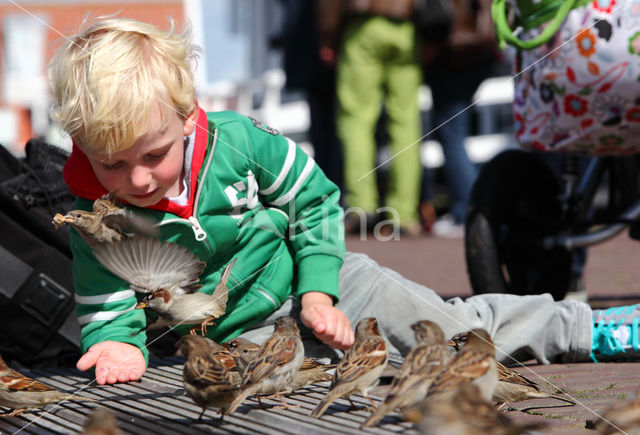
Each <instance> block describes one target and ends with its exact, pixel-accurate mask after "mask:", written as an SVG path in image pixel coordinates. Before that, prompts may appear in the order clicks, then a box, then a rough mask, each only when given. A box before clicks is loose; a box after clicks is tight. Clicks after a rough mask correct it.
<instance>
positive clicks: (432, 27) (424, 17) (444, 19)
mask: <svg viewBox="0 0 640 435" xmlns="http://www.w3.org/2000/svg"><path fill="white" fill-rule="evenodd" d="M414 5H415V9H414V13H413V19H414V22H415V26H416V33H417V34H418V36H419V37H420V38H421V39H422V40H424V41H429V42H436V43H439V42H443V41H445V40H446V39H447V38H448V37H449V33H450V32H451V25H452V22H453V12H452V10H451V3H450V1H449V0H415V1H414Z"/></svg>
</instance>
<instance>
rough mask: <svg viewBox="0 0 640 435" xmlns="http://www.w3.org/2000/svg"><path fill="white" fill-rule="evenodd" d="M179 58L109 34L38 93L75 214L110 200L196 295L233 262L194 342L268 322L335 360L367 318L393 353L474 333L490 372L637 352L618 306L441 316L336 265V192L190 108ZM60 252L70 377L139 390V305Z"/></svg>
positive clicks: (504, 301)
mask: <svg viewBox="0 0 640 435" xmlns="http://www.w3.org/2000/svg"><path fill="white" fill-rule="evenodd" d="M194 51H195V48H194V47H193V46H192V44H191V41H190V37H189V34H188V32H185V33H182V34H180V33H176V32H174V31H173V30H171V31H166V32H165V31H162V30H159V29H158V28H156V27H154V26H152V25H149V24H146V23H142V22H139V21H135V20H131V19H109V20H105V21H101V22H98V23H96V24H94V25H93V26H92V27H90V28H89V29H88V30H86V31H85V32H84V33H83V34H81V35H77V36H75V37H73V38H71V39H70V40H69V41H68V42H67V43H65V44H64V45H63V46H62V47H61V48H59V49H58V51H57V52H56V55H55V56H54V59H53V60H52V62H51V65H50V80H51V84H52V88H53V90H54V94H55V97H56V99H57V105H56V107H55V108H54V110H53V112H52V114H53V116H54V117H55V119H56V120H57V121H58V122H59V123H60V124H61V125H62V127H63V128H64V129H65V130H66V131H67V132H68V133H69V134H70V135H71V137H72V138H73V141H74V148H73V152H72V154H71V156H70V158H69V160H68V162H67V164H66V165H65V170H64V176H65V181H66V182H67V184H68V185H69V187H70V188H71V191H72V192H73V193H74V194H75V195H77V196H78V197H79V198H78V208H82V209H86V210H90V209H91V205H92V202H93V200H95V199H96V198H98V197H100V196H101V195H103V194H105V193H107V192H114V193H115V195H116V196H117V198H118V199H120V200H121V201H123V202H124V203H126V204H128V207H130V208H132V209H134V210H135V212H136V213H140V214H144V215H146V216H148V217H150V218H152V219H154V220H155V221H157V222H158V224H159V228H160V237H161V238H162V239H163V240H169V241H171V242H175V243H179V244H181V245H183V246H185V247H187V248H188V249H190V250H191V251H193V252H194V253H195V254H196V255H197V256H198V257H199V258H200V259H201V260H202V261H204V262H206V268H205V269H204V271H203V273H202V275H201V277H200V278H201V280H200V282H201V284H202V285H203V286H202V289H201V290H200V291H204V292H208V293H211V292H212V291H213V289H214V288H215V285H216V284H217V282H218V280H219V278H220V273H221V271H222V269H223V268H224V266H225V265H226V264H228V263H229V261H231V260H232V259H233V258H237V262H236V264H235V266H234V268H233V271H232V273H231V277H230V279H229V282H228V287H229V288H230V293H229V301H228V303H227V309H226V314H225V315H224V316H223V317H221V318H219V319H217V320H216V325H215V326H213V327H210V328H208V335H209V337H211V338H212V339H214V340H216V341H219V342H222V341H225V340H227V339H230V338H232V337H235V336H238V335H240V334H242V335H243V336H245V337H247V338H249V339H252V340H255V341H261V340H263V339H264V338H265V337H266V336H267V335H269V334H270V333H271V332H272V330H273V326H272V325H273V320H274V319H275V318H276V317H278V316H281V315H285V314H288V315H295V316H299V318H300V320H301V322H302V324H303V325H304V326H305V327H306V328H308V329H304V330H303V332H305V331H306V332H309V331H310V332H312V333H313V335H315V337H316V338H317V339H318V340H320V341H321V342H322V343H324V344H326V345H328V346H329V347H331V348H334V349H345V348H347V347H349V346H350V345H351V344H352V343H353V331H352V328H351V324H352V323H355V322H357V321H358V320H359V319H361V318H363V317H368V316H373V317H376V318H377V319H378V321H379V324H380V325H381V328H382V329H383V332H384V334H385V336H386V337H387V339H388V340H389V342H390V344H391V349H392V350H395V351H397V352H399V353H406V352H407V351H408V350H409V349H410V348H411V346H412V345H413V334H412V331H411V329H410V328H409V325H410V324H411V323H413V322H414V321H416V320H419V319H431V320H433V321H435V322H437V323H438V324H440V325H441V326H442V328H443V329H444V331H445V333H446V334H447V336H452V335H454V334H456V333H458V332H461V331H465V330H468V329H471V328H484V329H486V330H487V331H489V333H490V334H491V335H492V337H493V338H494V341H495V342H496V345H497V348H498V356H499V358H500V359H502V360H507V359H508V360H510V358H530V357H535V358H537V359H538V360H539V361H541V362H549V361H550V360H554V359H563V360H565V361H584V360H587V359H588V358H589V355H590V354H591V353H592V351H593V352H594V353H595V354H602V353H606V354H608V353H615V352H616V350H619V349H622V348H623V347H626V348H628V349H631V348H633V350H635V351H637V350H638V349H637V342H638V340H637V337H638V328H637V318H638V315H639V312H640V309H638V307H623V308H622V310H624V316H622V315H619V316H617V317H616V315H618V314H622V313H619V312H615V313H612V312H608V314H607V315H604V314H602V313H601V314H602V315H600V314H599V315H598V316H600V317H602V318H603V319H604V320H606V322H605V321H603V322H599V324H598V325H595V324H594V320H593V317H594V316H595V314H594V315H592V312H591V310H590V308H589V306H588V305H586V304H583V303H579V302H576V301H567V302H557V303H556V302H553V300H552V298H551V297H550V296H549V295H540V296H524V297H519V296H513V295H503V294H500V295H497V294H496V295H491V294H489V295H482V296H474V297H472V298H469V299H467V300H466V301H462V300H460V299H453V300H450V301H446V302H445V301H443V300H442V299H441V298H440V297H439V296H438V295H437V294H436V293H435V292H433V291H432V290H430V289H428V288H426V287H424V286H421V285H418V284H416V283H413V282H411V281H408V280H406V279H404V278H402V277H401V276H400V275H398V274H397V273H395V272H393V271H391V270H389V269H385V268H382V267H380V266H378V265H377V264H375V263H374V262H373V261H372V260H370V259H369V258H367V257H366V256H364V255H361V254H353V253H346V254H345V246H344V231H343V226H342V225H343V224H342V217H343V213H342V210H341V209H340V207H339V206H338V198H339V194H340V192H339V191H338V189H337V188H336V186H335V185H334V184H332V183H331V182H329V181H328V180H327V178H326V177H325V176H324V174H323V173H322V171H321V170H320V169H319V168H318V167H317V166H316V164H315V163H314V161H313V160H312V159H311V158H310V157H308V156H307V155H306V154H304V153H303V152H302V151H301V150H300V149H298V148H297V147H296V145H295V144H294V143H293V142H292V141H290V140H289V139H287V138H285V137H283V136H281V135H279V134H278V133H277V132H276V131H275V130H273V129H271V128H269V127H267V126H265V125H263V124H261V123H260V122H258V121H256V120H253V119H251V118H246V117H244V116H241V115H238V114H236V113H233V112H219V113H209V114H207V113H205V112H204V111H203V110H201V109H200V108H198V107H197V104H196V99H195V92H194V86H193V79H192V74H191V72H190V68H189V62H190V61H191V60H192V59H193V57H194ZM71 245H72V250H73V256H74V259H73V262H74V283H75V291H76V303H77V313H78V318H79V321H80V324H81V326H82V347H83V352H85V354H84V355H83V356H82V358H81V359H80V360H79V361H78V363H77V367H78V368H79V369H80V370H87V369H89V368H91V367H93V366H95V367H96V379H97V382H98V383H99V384H105V383H115V382H127V381H132V380H136V379H139V378H140V377H141V376H142V374H143V373H144V371H145V368H146V362H147V358H148V352H147V350H146V348H145V341H146V334H145V333H144V332H143V331H142V330H143V328H144V327H145V316H144V313H143V312H142V311H141V310H134V309H133V307H134V306H135V304H136V302H137V298H139V297H140V295H139V294H136V293H135V292H134V291H133V290H131V289H130V288H129V284H128V283H127V282H124V281H123V280H121V279H119V278H117V277H116V276H114V275H113V274H111V273H109V272H108V271H107V270H106V269H105V268H104V267H103V266H102V265H101V264H100V263H99V262H98V261H97V259H96V258H95V257H94V256H93V253H92V250H91V248H90V247H89V246H88V245H87V244H86V243H85V242H84V241H83V240H82V239H81V238H80V237H79V236H78V234H77V233H75V232H74V231H72V232H71ZM338 289H340V291H339V292H338ZM614 317H615V320H616V322H617V323H616V324H615V325H613V326H612V325H611V324H609V323H608V321H609V320H610V319H613V318H614ZM623 317H624V320H623ZM634 319H635V320H634ZM633 322H635V323H634V327H631V324H632V323H633ZM595 326H597V328H596V327H595ZM598 328H599V329H598ZM592 329H593V331H594V334H592ZM177 330H178V332H180V333H185V332H186V331H187V330H188V327H178V328H177ZM141 331H142V332H141ZM612 334H613V335H612ZM615 334H618V335H617V337H618V338H617V339H613V340H612V339H611V337H612V336H615ZM592 336H593V340H592ZM634 337H635V339H634ZM594 343H595V344H594ZM607 343H609V344H608V347H606V348H604V347H603V346H605V345H606V344H607ZM305 344H306V343H305ZM324 349H327V347H326V346H324ZM307 350H308V351H311V349H310V348H308V349H307ZM630 353H633V352H627V354H630ZM636 354H637V353H636Z"/></svg>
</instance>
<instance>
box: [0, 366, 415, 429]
mask: <svg viewBox="0 0 640 435" xmlns="http://www.w3.org/2000/svg"><path fill="white" fill-rule="evenodd" d="M23 373H24V374H25V375H27V376H31V377H33V378H36V379H38V380H40V381H42V382H45V383H46V384H48V385H51V386H52V387H54V388H57V389H59V390H62V391H68V392H72V391H78V390H82V391H80V392H81V394H83V395H85V396H88V397H91V398H94V399H96V400H97V401H98V402H97V403H75V402H68V403H64V404H62V405H49V406H47V407H46V408H44V409H40V410H36V411H33V412H27V413H24V414H22V415H19V416H16V417H8V418H0V433H15V432H18V433H21V434H47V433H63V434H66V433H79V432H82V427H83V424H84V422H85V420H86V418H87V416H88V415H89V414H90V413H91V411H92V409H93V408H94V407H96V406H104V407H106V408H109V409H111V410H112V411H113V412H114V413H115V415H116V417H117V419H118V424H119V426H120V428H121V429H122V430H123V431H124V432H125V433H131V434H137V433H140V434H142V433H144V434H152V433H157V434H163V435H166V434H169V433H170V434H174V433H175V434H193V433H203V432H211V433H235V434H240V433H242V434H246V433H256V434H296V435H297V434H305V435H311V434H327V435H329V434H337V433H339V434H355V433H363V431H361V430H360V429H359V427H360V424H362V422H363V421H364V420H365V419H366V417H367V416H368V415H369V413H368V412H367V411H365V410H364V408H365V407H367V406H370V404H369V402H368V401H367V400H366V399H364V398H363V397H361V396H359V395H355V396H353V397H352V400H353V401H354V403H356V404H357V405H358V407H362V409H357V410H351V409H350V404H349V402H348V401H346V400H342V399H340V400H337V401H336V402H334V403H333V404H332V406H331V407H329V409H328V410H327V412H326V413H325V415H324V416H323V417H322V418H321V419H314V418H311V417H309V414H310V413H311V411H312V410H313V409H314V408H315V407H316V405H317V404H318V403H319V401H320V399H321V398H322V397H324V395H325V394H326V392H327V390H328V383H320V384H315V385H312V386H309V387H306V388H303V389H300V390H298V391H296V392H295V393H294V394H292V395H290V396H289V397H287V398H286V401H287V403H289V404H290V405H294V407H292V408H290V409H277V408H276V407H277V406H278V405H280V404H281V403H280V402H279V401H278V400H268V399H267V400H263V401H262V402H263V404H264V405H265V409H262V410H261V409H258V408H257V404H258V402H257V400H255V399H248V400H246V401H245V402H244V403H243V404H242V406H240V408H238V410H237V411H236V412H235V413H233V414H232V415H228V416H225V418H224V423H222V424H220V422H219V414H218V413H217V411H216V410H215V409H210V410H207V412H206V413H205V414H204V416H203V423H201V424H197V425H195V424H193V423H194V422H195V420H196V419H197V418H198V415H200V412H201V408H200V407H199V406H197V405H196V404H195V403H193V401H192V400H191V399H190V398H189V397H188V396H187V395H186V393H185V391H184V388H183V385H182V359H180V358H165V359H162V360H159V361H152V362H151V363H150V367H149V369H148V370H147V372H146V373H145V375H144V377H143V379H142V380H141V381H140V382H133V383H127V384H116V385H109V386H98V385H96V384H95V383H91V384H89V383H90V380H91V378H89V377H88V376H87V375H86V374H84V373H81V372H78V371H77V370H72V369H43V370H32V371H23ZM87 385H88V386H87ZM379 399H380V398H377V397H374V400H378V401H379ZM383 423H385V424H384V425H383V427H376V428H372V429H368V430H366V433H380V434H390V433H400V432H402V433H415V432H414V431H413V430H411V427H410V425H409V424H408V423H403V422H400V421H399V420H398V419H396V418H395V417H393V415H392V416H387V417H386V418H385V419H384V420H383Z"/></svg>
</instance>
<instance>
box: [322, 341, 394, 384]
mask: <svg viewBox="0 0 640 435" xmlns="http://www.w3.org/2000/svg"><path fill="white" fill-rule="evenodd" d="M387 356H388V355H387V344H386V343H385V341H384V339H382V338H379V337H372V338H367V339H365V340H362V341H360V342H356V343H355V344H354V345H353V346H352V347H351V348H350V349H349V350H348V351H347V353H346V354H345V355H344V357H343V358H342V359H341V360H340V363H339V364H338V367H337V368H336V372H335V374H334V376H333V379H334V382H333V384H334V385H337V384H341V383H347V382H351V381H353V380H355V379H358V378H359V377H360V376H362V375H364V374H365V373H367V372H369V371H370V370H372V369H374V368H376V367H378V366H379V365H381V364H384V363H385V362H386V361H387ZM334 385H332V388H333V386H334Z"/></svg>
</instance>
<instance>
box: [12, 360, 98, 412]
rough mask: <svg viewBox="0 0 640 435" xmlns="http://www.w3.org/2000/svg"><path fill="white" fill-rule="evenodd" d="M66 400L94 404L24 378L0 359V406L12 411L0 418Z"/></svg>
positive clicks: (88, 400)
mask: <svg viewBox="0 0 640 435" xmlns="http://www.w3.org/2000/svg"><path fill="white" fill-rule="evenodd" d="M66 400H71V401H74V402H95V400H94V399H91V398H89V397H84V396H80V395H76V394H69V393H63V392H61V391H58V390H56V389H54V388H52V387H50V386H48V385H45V384H43V383H42V382H39V381H36V380H35V379H31V378H29V377H27V376H24V375H23V374H21V373H19V372H17V371H15V370H13V369H12V368H10V367H9V366H7V364H6V363H5V362H4V360H3V359H2V357H0V406H3V407H5V408H11V409H13V411H11V412H8V413H5V414H0V417H12V416H15V415H19V414H22V413H23V412H24V411H26V410H27V409H32V408H40V407H42V406H44V405H47V404H49V403H55V402H63V401H66Z"/></svg>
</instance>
